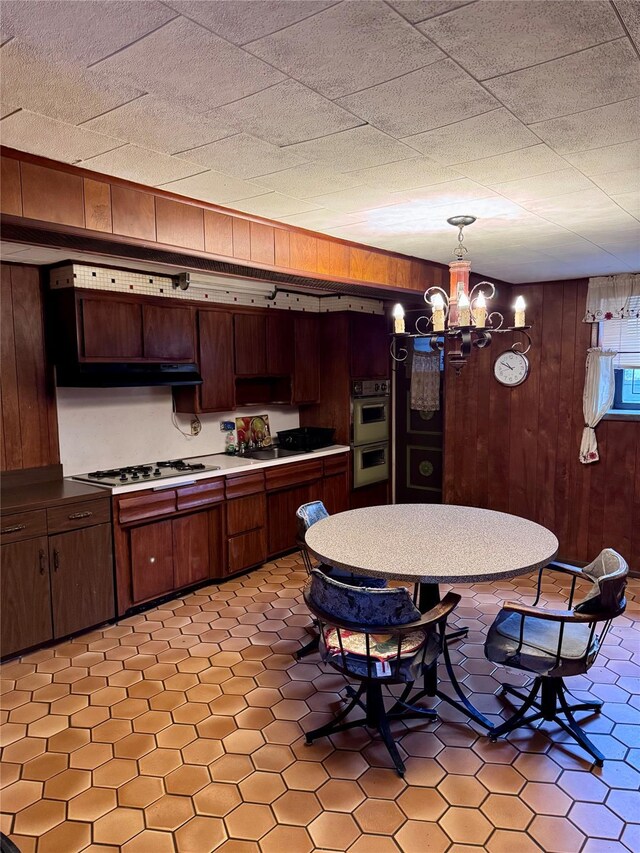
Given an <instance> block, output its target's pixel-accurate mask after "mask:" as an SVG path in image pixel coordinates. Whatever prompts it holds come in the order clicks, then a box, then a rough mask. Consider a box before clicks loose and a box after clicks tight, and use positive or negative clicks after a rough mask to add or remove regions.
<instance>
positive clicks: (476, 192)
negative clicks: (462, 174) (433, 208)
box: [402, 178, 497, 208]
mask: <svg viewBox="0 0 640 853" xmlns="http://www.w3.org/2000/svg"><path fill="white" fill-rule="evenodd" d="M402 195H403V196H405V197H406V198H408V199H409V200H413V201H428V202H430V203H431V204H433V205H439V206H442V205H445V204H448V205H451V206H452V207H456V208H458V207H460V205H464V202H467V201H475V199H478V198H494V197H495V196H496V195H497V193H496V192H494V191H493V190H491V189H489V188H488V187H485V186H483V185H482V184H476V183H475V181H470V180H469V179H468V178H460V179H459V180H457V181H445V182H444V183H442V184H435V185H433V186H430V187H416V188H415V189H407V190H405V191H404V192H403V193H402Z"/></svg>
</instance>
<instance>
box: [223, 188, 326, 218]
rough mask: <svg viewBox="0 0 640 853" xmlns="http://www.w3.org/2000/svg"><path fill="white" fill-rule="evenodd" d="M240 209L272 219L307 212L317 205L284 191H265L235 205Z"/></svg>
mask: <svg viewBox="0 0 640 853" xmlns="http://www.w3.org/2000/svg"><path fill="white" fill-rule="evenodd" d="M234 206H235V207H236V208H237V209H238V210H244V211H245V212H246V213H253V214H255V215H256V216H266V217H269V218H271V219H273V218H276V219H277V218H278V217H279V216H289V215H291V214H292V213H305V212H306V211H309V210H315V209H316V208H317V205H315V204H311V203H309V202H308V201H303V200H302V199H299V198H291V196H288V195H282V193H265V195H259V196H256V197H255V198H246V199H243V200H242V201H238V202H236V204H235V205H234Z"/></svg>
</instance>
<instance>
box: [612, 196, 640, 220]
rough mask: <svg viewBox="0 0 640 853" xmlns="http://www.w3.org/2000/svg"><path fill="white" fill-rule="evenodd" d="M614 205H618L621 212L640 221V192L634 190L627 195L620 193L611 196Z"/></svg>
mask: <svg viewBox="0 0 640 853" xmlns="http://www.w3.org/2000/svg"><path fill="white" fill-rule="evenodd" d="M612 198H613V200H614V201H615V203H616V204H619V205H620V207H621V208H622V209H623V210H626V211H627V213H630V214H631V215H632V216H635V217H636V219H640V190H635V191H634V192H629V193H620V194H619V195H614V196H612Z"/></svg>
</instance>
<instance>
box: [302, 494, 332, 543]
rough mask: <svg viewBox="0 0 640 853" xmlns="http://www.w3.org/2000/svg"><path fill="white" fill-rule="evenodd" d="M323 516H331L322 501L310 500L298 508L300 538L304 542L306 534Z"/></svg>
mask: <svg viewBox="0 0 640 853" xmlns="http://www.w3.org/2000/svg"><path fill="white" fill-rule="evenodd" d="M323 518H329V513H328V512H327V508H326V507H325V505H324V504H323V503H322V501H310V502H309V503H306V504H302V506H299V507H298V509H297V510H296V519H297V521H298V538H299V539H301V540H302V541H303V542H304V534H305V533H306V532H307V530H308V529H309V528H310V527H311V526H312V525H313V524H316V522H318V521H322V519H323Z"/></svg>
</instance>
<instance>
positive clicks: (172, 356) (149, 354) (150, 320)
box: [142, 305, 195, 361]
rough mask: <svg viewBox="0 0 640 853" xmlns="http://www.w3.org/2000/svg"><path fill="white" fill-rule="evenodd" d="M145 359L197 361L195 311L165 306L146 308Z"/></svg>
mask: <svg viewBox="0 0 640 853" xmlns="http://www.w3.org/2000/svg"><path fill="white" fill-rule="evenodd" d="M142 340H143V342H144V357H145V358H148V359H154V360H155V359H158V360H160V361H193V360H194V357H195V343H194V328H193V311H192V310H191V308H176V307H173V306H172V307H167V306H165V305H143V306H142Z"/></svg>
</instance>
